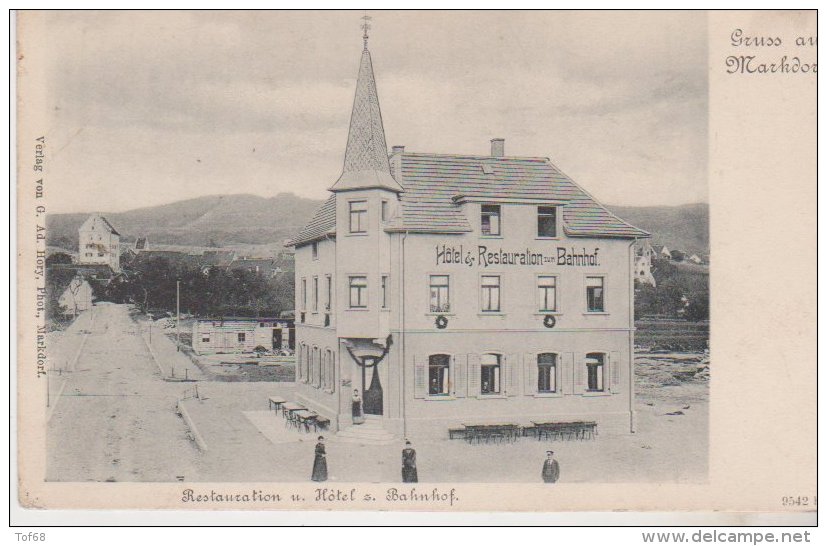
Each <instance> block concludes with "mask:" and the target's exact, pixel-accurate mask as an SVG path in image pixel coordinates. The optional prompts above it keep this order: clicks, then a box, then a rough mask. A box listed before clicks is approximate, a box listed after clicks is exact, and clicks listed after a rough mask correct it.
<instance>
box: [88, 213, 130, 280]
mask: <svg viewBox="0 0 827 546" xmlns="http://www.w3.org/2000/svg"><path fill="white" fill-rule="evenodd" d="M120 237H121V236H120V233H118V232H117V231H116V230H115V228H114V227H112V224H110V223H109V221H108V220H107V219H106V218H104V217H103V216H101V215H100V214H93V215H92V216H90V217H89V218H88V219H87V220H86V221H85V222H84V223H83V225H81V226H80V229H78V263H79V264H83V265H108V266H109V267H110V268H111V269H112V271H114V272H115V273H119V272H120V271H121V260H120V258H121V252H120Z"/></svg>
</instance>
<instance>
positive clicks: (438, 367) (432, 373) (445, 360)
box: [428, 355, 451, 396]
mask: <svg viewBox="0 0 827 546" xmlns="http://www.w3.org/2000/svg"><path fill="white" fill-rule="evenodd" d="M450 368H451V357H450V356H449V355H431V356H429V357H428V394H429V395H430V396H439V395H447V394H448V389H449V386H448V381H449V379H448V378H449V377H450V373H449V372H450Z"/></svg>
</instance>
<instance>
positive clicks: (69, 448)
mask: <svg viewBox="0 0 827 546" xmlns="http://www.w3.org/2000/svg"><path fill="white" fill-rule="evenodd" d="M94 313H95V315H96V316H95V318H94V326H93V328H92V330H91V333H90V334H89V337H88V339H87V340H86V343H85V345H84V347H83V350H82V352H81V354H80V357H79V358H78V361H77V363H76V365H75V369H74V371H72V372H71V373H70V374H69V377H68V379H67V383H66V386H65V387H64V389H63V391H62V393H61V396H60V399H59V400H58V401H57V405H56V406H55V408H54V411H53V415H52V418H51V420H50V421H49V425H48V436H47V454H48V462H47V472H46V475H47V480H50V481H164V482H169V481H176V479H177V478H178V477H179V476H184V477H185V478H186V477H187V476H188V475H189V476H190V477H191V476H193V475H194V474H196V469H195V465H196V464H197V462H196V461H197V455H198V454H197V451H196V448H195V447H194V445H193V444H192V443H191V441H190V440H189V439H188V437H187V430H186V427H185V425H184V423H183V421H182V420H181V418H180V417H179V416H178V415H177V414H176V413H175V402H176V400H177V398H178V397H179V396H180V395H181V393H182V392H183V391H184V390H185V389H186V388H187V386H188V385H187V384H184V383H169V382H165V381H164V380H163V379H162V378H161V375H160V372H159V370H158V367H157V365H156V364H155V362H154V361H153V360H152V356H151V355H150V353H149V351H148V350H147V347H146V345H145V343H144V341H143V339H142V338H141V336H140V330H139V328H138V325H137V324H135V322H133V321H132V319H131V318H130V317H129V312H128V307H127V306H125V305H112V304H108V305H107V304H101V305H97V306H95V309H94Z"/></svg>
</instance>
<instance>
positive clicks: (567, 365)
mask: <svg viewBox="0 0 827 546" xmlns="http://www.w3.org/2000/svg"><path fill="white" fill-rule="evenodd" d="M574 362H575V355H574V353H563V370H562V374H561V377H562V387H563V394H573V393H574Z"/></svg>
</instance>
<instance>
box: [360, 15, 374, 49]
mask: <svg viewBox="0 0 827 546" xmlns="http://www.w3.org/2000/svg"><path fill="white" fill-rule="evenodd" d="M371 19H373V18H372V17H370V16H368V15H367V14H365V15H363V16H362V21H364V23H362V30H364V31H365V32H364V34H362V39H363V40H364V41H365V49H367V48H368V31H369V30H370V23H369V22H368V21H370V20H371Z"/></svg>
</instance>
